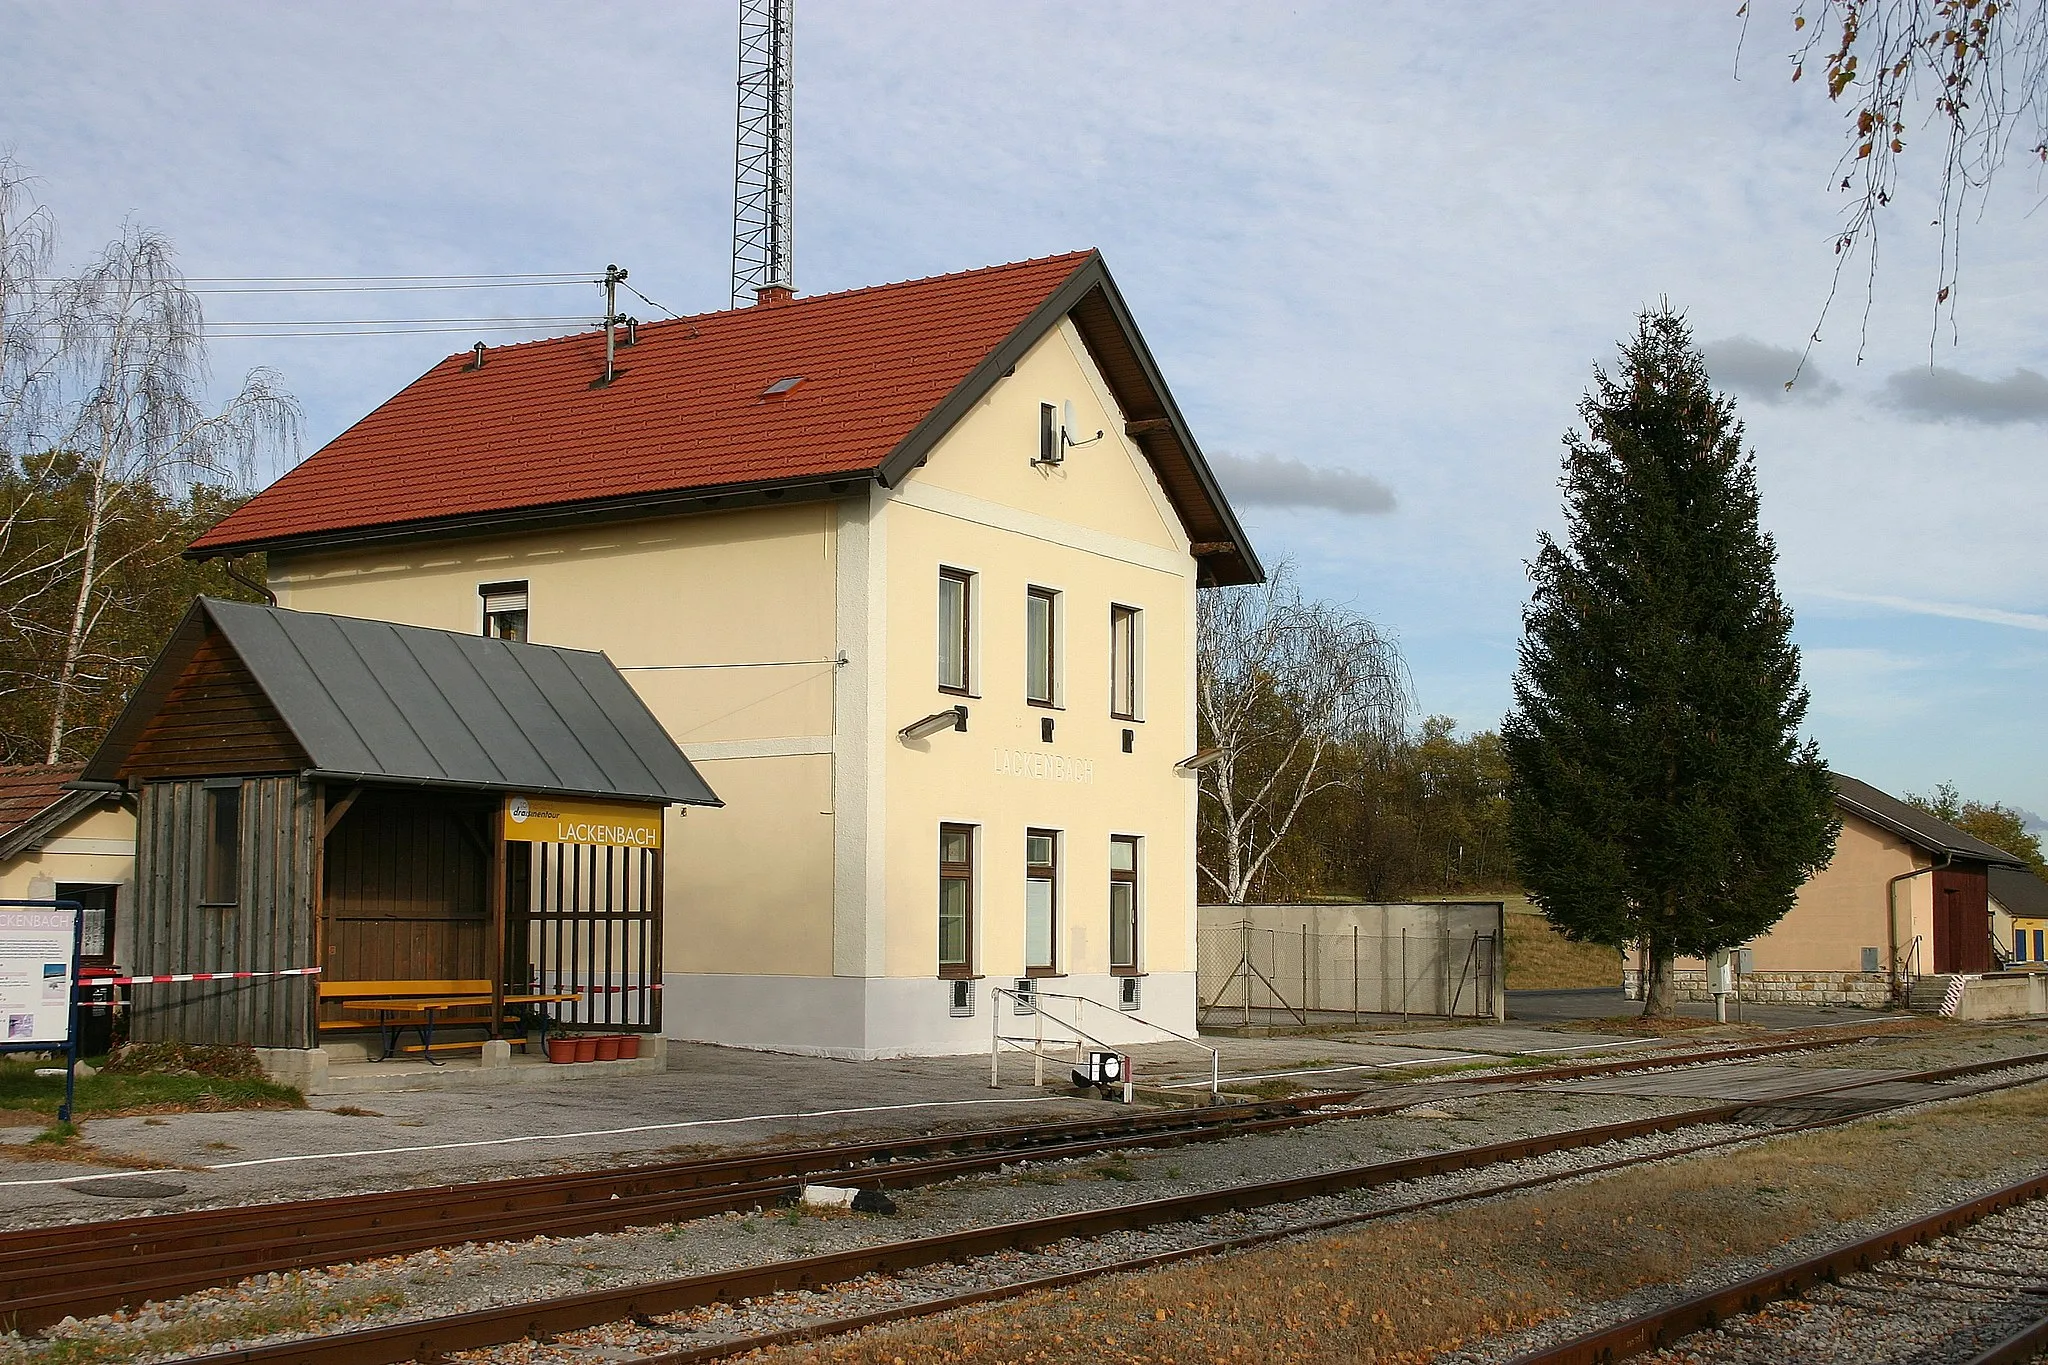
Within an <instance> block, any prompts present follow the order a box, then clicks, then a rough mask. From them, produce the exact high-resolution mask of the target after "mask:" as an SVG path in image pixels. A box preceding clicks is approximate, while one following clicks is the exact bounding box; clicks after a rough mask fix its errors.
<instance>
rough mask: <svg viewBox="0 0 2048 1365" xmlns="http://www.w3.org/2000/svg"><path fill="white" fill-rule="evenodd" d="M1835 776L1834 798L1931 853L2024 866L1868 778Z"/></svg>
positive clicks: (2004, 852) (2010, 865)
mask: <svg viewBox="0 0 2048 1365" xmlns="http://www.w3.org/2000/svg"><path fill="white" fill-rule="evenodd" d="M1834 779H1835V799H1836V800H1837V801H1838V802H1840V803H1841V804H1842V805H1843V806H1844V807H1845V808H1847V809H1849V810H1851V811H1854V812H1855V813H1856V814H1858V815H1861V816H1863V817H1864V818H1865V819H1867V820H1870V821H1872V822H1874V823H1876V824H1879V825H1882V826H1884V827H1885V828H1887V829H1889V830H1891V831H1892V832H1893V833H1894V834H1897V835H1898V836H1900V837H1901V838H1903V839H1905V840H1907V841H1909V842H1911V843H1914V844H1918V845H1919V846H1920V847H1921V848H1924V849H1926V850H1928V851H1929V852H1931V853H1946V854H1948V855H1949V856H1950V857H1952V858H1968V859H1971V860H1973V861H1976V862H1984V863H1996V864H2003V865H2004V866H2007V867H2023V866H2025V864H2024V863H2022V862H2021V861H2020V860H2019V859H2018V858H2016V857H2014V856H2013V855H2012V854H2010V853H2007V852H2006V851H2005V850H2004V849H2002V848H1998V847H1995V846H1993V845H1991V844H1987V843H1985V842H1984V841H1983V840H1982V839H1979V838H1977V837H1975V836H1974V835H1969V834H1965V833H1963V832H1962V831H1961V830H1959V829H1957V828H1956V827H1955V826H1954V825H1951V824H1949V823H1948V822H1947V821H1946V820H1938V819H1936V818H1935V817H1934V816H1932V815H1929V814H1928V813H1927V812H1926V811H1924V810H1921V809H1920V808H1919V807H1918V806H1912V805H1908V804H1907V803H1905V802H1904V801H1901V800H1899V799H1898V798H1897V797H1896V796H1891V795H1889V794H1887V793H1885V792H1881V791H1879V790H1878V789H1877V788H1876V787H1873V786H1871V785H1870V784H1869V783H1868V782H1859V781H1858V780H1857V779H1855V778H1853V777H1849V776H1846V775H1844V774H1842V773H1836V774H1834Z"/></svg>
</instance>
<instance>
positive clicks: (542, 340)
mask: <svg viewBox="0 0 2048 1365" xmlns="http://www.w3.org/2000/svg"><path fill="white" fill-rule="evenodd" d="M1099 250H1100V248H1097V247H1087V248H1084V249H1082V250H1079V251H1056V252H1053V253H1052V254H1051V255H1049V256H1029V257H1026V258H1025V259H1023V260H1021V261H1003V262H1000V263H998V264H996V265H977V266H972V267H969V268H968V269H966V270H949V271H946V272H945V273H943V274H938V275H919V276H915V277H913V278H911V279H907V280H885V281H883V282H882V283H880V284H863V285H856V286H854V287H853V288H851V289H835V290H832V291H830V292H828V293H824V294H798V295H794V296H792V297H791V298H789V299H788V300H786V301H785V302H783V303H779V304H775V305H773V311H776V312H781V311H783V310H785V309H790V308H802V307H806V306H808V305H810V304H814V303H827V302H832V301H835V300H840V299H850V298H855V297H857V296H859V295H861V294H880V293H885V292H887V291H889V290H892V289H909V288H912V287H914V286H917V285H926V284H942V283H945V282H947V281H956V280H964V279H970V278H972V277H974V276H977V275H991V274H995V273H996V272H998V271H1004V270H1022V269H1024V268H1026V267H1027V266H1034V265H1050V264H1052V263H1053V262H1054V261H1064V260H1071V261H1073V262H1075V263H1076V264H1077V265H1078V264H1079V263H1080V262H1082V261H1085V260H1087V259H1088V258H1089V257H1090V256H1093V255H1096V254H1098V252H1099ZM759 311H761V305H759V304H742V305H740V306H739V307H736V308H713V309H709V310H707V311H705V312H702V313H685V314H683V315H682V316H680V317H672V318H659V319H656V320H655V321H652V322H642V323H640V324H639V326H640V330H641V331H643V332H648V333H653V332H662V331H667V330H669V329H670V328H672V327H674V326H675V325H676V324H677V323H699V322H705V321H708V320H710V319H712V318H728V317H731V318H737V317H743V316H746V315H748V314H752V313H756V312H759ZM603 335H604V325H603V324H602V323H600V324H598V325H597V326H595V327H592V328H588V329H586V330H584V331H580V332H564V333H562V334H561V335H560V336H551V337H533V338H531V339H530V340H526V341H508V342H506V343H505V344H503V345H502V346H486V347H485V348H484V349H485V352H486V353H487V354H488V353H491V352H503V351H523V350H530V349H531V348H533V347H535V346H553V345H556V344H557V343H560V342H564V341H575V340H576V339H577V338H579V337H602V336H603ZM469 355H470V352H469V351H467V350H462V351H451V352H450V353H449V354H447V355H445V356H443V357H441V359H440V360H439V361H438V362H436V365H437V366H438V365H444V364H446V363H447V362H448V361H451V360H466V359H468V357H469ZM429 368H434V367H429Z"/></svg>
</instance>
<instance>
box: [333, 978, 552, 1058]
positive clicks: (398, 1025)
mask: <svg viewBox="0 0 2048 1365" xmlns="http://www.w3.org/2000/svg"><path fill="white" fill-rule="evenodd" d="M501 998H502V1000H503V1002H504V1003H505V1004H507V1005H539V1004H548V1003H552V1002H557V1001H564V1000H580V999H582V998H583V997H582V995H581V994H580V993H578V992H575V991H569V992H562V993H547V992H537V993H536V992H526V991H519V992H513V991H508V992H506V993H505V995H504V996H503V997H501ZM320 999H321V1000H322V1001H323V1002H325V1001H329V1000H332V1001H336V1002H339V1003H340V1005H341V1008H342V1009H343V1010H344V1011H346V1012H347V1013H350V1014H361V1015H365V1016H374V1017H375V1020H376V1028H377V1030H378V1032H379V1034H380V1035H381V1036H382V1039H383V1044H384V1051H383V1055H382V1056H380V1057H378V1058H377V1060H378V1061H380V1062H381V1061H384V1060H385V1059H386V1058H388V1057H390V1056H391V1055H392V1053H394V1052H419V1053H423V1054H424V1055H425V1056H426V1059H427V1061H428V1063H429V1064H431V1065H434V1066H439V1065H440V1063H439V1062H437V1061H435V1060H434V1053H435V1052H436V1051H437V1050H440V1051H448V1050H453V1049H456V1048H470V1047H475V1048H481V1047H482V1046H483V1044H484V1040H483V1039H481V1038H476V1039H470V1040H467V1041H462V1042H441V1043H437V1042H435V1041H434V1029H435V1027H436V1026H437V1025H438V1024H443V1023H449V1024H482V1025H485V1026H486V1027H488V1026H489V1025H490V1023H491V983H490V981H489V980H488V979H458V980H446V981H328V980H325V979H322V980H321V982H320ZM476 1010H481V1011H482V1013H481V1014H474V1013H469V1012H468V1011H476ZM457 1011H463V1012H462V1013H457ZM536 1013H537V1014H538V1015H539V1017H540V1030H541V1046H542V1047H543V1048H545V1047H546V1046H547V1029H548V1022H549V1020H548V1016H547V1013H546V1012H545V1011H536ZM365 1022H366V1023H367V1022H368V1021H367V1019H366V1020H365ZM500 1022H501V1023H504V1024H513V1025H517V1026H518V1027H519V1029H520V1034H519V1047H520V1050H521V1051H522V1052H523V1051H525V1049H526V1033H525V1025H526V1022H527V1021H526V1016H525V1015H524V1014H523V1013H520V1012H516V1011H514V1012H508V1013H507V1014H506V1015H505V1017H504V1018H503V1020H501V1021H500ZM363 1026H364V1025H363V1024H358V1023H356V1022H354V1021H352V1020H348V1019H323V1020H321V1021H320V1027H321V1028H322V1029H345V1028H361V1027H363ZM407 1029H414V1030H416V1031H418V1033H419V1035H420V1041H419V1043H418V1044H417V1045H416V1046H413V1047H401V1046H399V1043H400V1042H401V1041H402V1040H403V1039H404V1037H405V1031H406V1030H407Z"/></svg>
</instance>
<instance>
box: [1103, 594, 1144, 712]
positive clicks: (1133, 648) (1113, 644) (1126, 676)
mask: <svg viewBox="0 0 2048 1365" xmlns="http://www.w3.org/2000/svg"><path fill="white" fill-rule="evenodd" d="M1143 614H1144V613H1143V610H1142V609H1141V608H1138V607H1127V606H1124V605H1123V604H1122V603H1121V602H1112V603H1110V605H1109V716H1110V719H1111V720H1128V721H1131V722H1133V723H1135V722H1136V721H1137V719H1138V709H1139V708H1138V618H1139V617H1140V616H1142V615H1143ZM1126 621H1128V622H1129V623H1130V628H1129V629H1130V642H1129V648H1128V650H1127V652H1126V655H1125V657H1124V658H1123V660H1122V661H1121V662H1122V665H1123V666H1122V668H1118V666H1117V665H1118V662H1119V661H1118V659H1117V657H1116V652H1117V627H1118V626H1119V625H1121V624H1122V623H1124V622H1126ZM1119 687H1122V688H1126V689H1128V695H1127V696H1126V697H1124V698H1122V700H1124V701H1126V702H1128V703H1129V705H1128V706H1127V707H1126V708H1125V709H1124V710H1121V711H1119V710H1117V706H1116V704H1117V701H1118V700H1119V698H1118V696H1117V691H1118V689H1119Z"/></svg>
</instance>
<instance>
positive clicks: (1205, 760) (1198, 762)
mask: <svg viewBox="0 0 2048 1365" xmlns="http://www.w3.org/2000/svg"><path fill="white" fill-rule="evenodd" d="M1221 757H1223V751H1222V750H1221V749H1202V750H1199V751H1197V752H1196V753H1193V754H1190V755H1189V756H1188V757H1186V758H1184V759H1182V760H1181V761H1180V762H1178V763H1176V764H1174V765H1173V770H1174V771H1175V772H1177V773H1193V772H1200V771H1201V770H1202V769H1204V768H1206V767H1208V766H1209V765H1210V764H1211V763H1214V762H1215V761H1216V760H1217V759H1219V758H1221Z"/></svg>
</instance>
